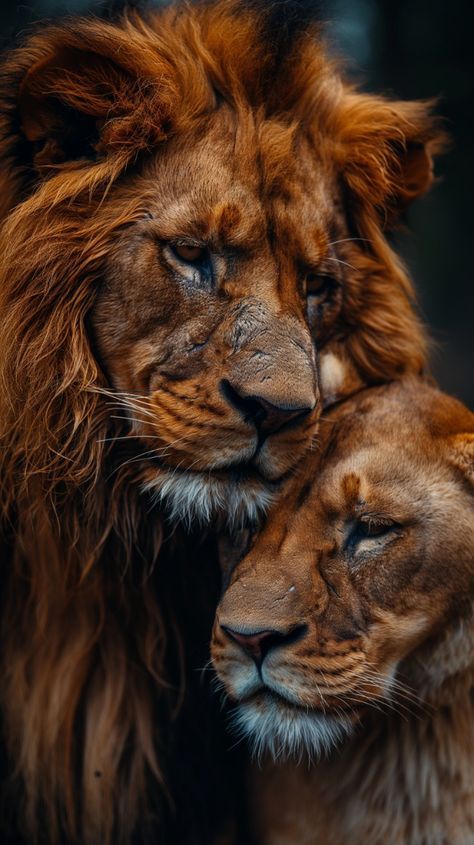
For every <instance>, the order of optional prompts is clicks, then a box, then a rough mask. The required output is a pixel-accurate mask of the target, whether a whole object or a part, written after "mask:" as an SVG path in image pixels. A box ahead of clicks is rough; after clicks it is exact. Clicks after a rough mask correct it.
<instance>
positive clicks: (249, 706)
mask: <svg viewBox="0 0 474 845" xmlns="http://www.w3.org/2000/svg"><path fill="white" fill-rule="evenodd" d="M234 725H235V727H236V728H237V730H238V732H239V733H240V735H241V736H245V737H246V738H247V739H248V740H249V741H250V743H251V746H252V751H253V753H254V755H255V756H256V757H257V758H260V757H261V756H262V755H263V754H265V753H269V754H270V755H271V756H272V757H273V758H274V759H275V760H276V759H279V760H281V759H286V758H290V757H297V758H299V759H301V758H308V759H309V760H314V759H318V758H319V757H321V756H322V755H327V754H329V752H330V751H332V749H333V748H334V747H335V746H336V745H338V744H339V743H340V742H341V741H342V740H343V739H345V737H347V736H349V734H351V733H352V731H353V729H354V726H353V724H352V722H351V720H350V719H348V718H346V717H344V716H337V717H336V716H331V715H326V714H322V713H316V712H315V711H314V710H309V709H308V710H307V711H306V710H303V709H300V708H296V707H292V706H291V705H288V706H287V705H286V704H283V703H280V702H277V701H273V700H272V699H269V700H268V701H265V706H262V703H261V702H259V703H258V704H257V702H255V701H246V702H244V703H242V704H240V705H239V706H238V707H237V709H236V711H235V716H234Z"/></svg>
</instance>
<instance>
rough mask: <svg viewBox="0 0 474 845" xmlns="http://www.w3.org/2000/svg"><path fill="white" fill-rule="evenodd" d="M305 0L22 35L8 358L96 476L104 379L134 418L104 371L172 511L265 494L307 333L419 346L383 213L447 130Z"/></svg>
mask: <svg viewBox="0 0 474 845" xmlns="http://www.w3.org/2000/svg"><path fill="white" fill-rule="evenodd" d="M280 6H281V9H280ZM291 9H292V6H291V4H277V5H276V6H275V7H274V9H273V8H272V6H271V4H270V5H268V7H267V8H265V4H264V3H262V4H261V6H260V8H257V5H256V4H255V5H252V4H248V5H242V6H239V5H238V4H237V3H229V2H218V3H215V4H197V5H196V6H194V7H192V6H188V5H186V6H184V7H179V6H178V7H172V8H167V9H164V10H161V11H156V10H155V11H154V12H152V13H150V14H149V16H148V17H147V19H146V20H144V19H142V18H140V17H138V16H137V15H135V14H133V13H130V15H129V16H128V17H123V18H122V19H120V20H119V21H117V22H115V23H105V22H103V21H98V20H92V19H87V20H85V19H79V20H75V21H73V22H66V23H63V24H61V23H60V24H58V25H57V26H51V27H49V28H45V29H44V30H42V31H40V32H38V33H37V34H36V35H34V36H32V37H31V38H30V39H29V40H28V41H27V42H26V43H25V45H24V46H23V47H22V48H19V49H18V50H17V51H15V52H13V53H12V54H11V56H10V58H9V60H8V62H7V64H6V65H5V67H4V71H3V73H4V80H5V83H4V94H3V99H2V104H1V110H2V118H1V119H2V141H1V143H2V145H3V146H2V154H3V159H4V160H5V161H6V162H7V166H6V167H5V168H4V170H3V172H2V175H1V179H2V182H1V187H2V200H1V202H2V208H3V216H4V224H3V234H2V238H3V241H4V243H5V251H4V252H5V256H4V262H3V269H4V275H5V280H6V281H5V284H3V283H2V297H3V308H4V312H5V314H6V315H8V319H7V318H5V319H4V320H2V326H3V328H2V332H3V334H4V341H3V344H4V346H5V348H6V349H7V352H6V353H5V355H4V356H3V357H4V358H5V360H7V361H8V364H7V367H8V368H9V370H8V373H7V375H6V376H5V378H4V381H5V383H10V384H11V383H14V384H15V385H16V384H19V385H21V389H19V388H18V389H17V392H16V394H15V401H18V408H19V410H18V412H16V416H15V422H14V425H15V428H16V430H17V431H20V429H21V427H22V426H23V428H24V430H25V431H27V432H28V436H29V437H30V439H31V438H32V437H33V434H32V432H34V431H35V430H36V431H38V438H37V441H38V442H36V443H35V449H31V450H30V455H29V458H28V460H30V459H31V460H33V463H34V462H35V460H36V457H37V464H38V466H36V465H35V466H36V468H35V472H37V473H38V472H42V468H44V467H45V466H47V467H51V463H50V462H51V461H53V462H54V466H55V470H54V472H55V477H56V478H58V477H59V475H60V472H61V471H62V472H63V473H64V476H66V475H67V477H68V478H70V477H72V476H73V475H74V477H78V478H79V477H80V478H81V482H82V480H83V478H84V472H85V470H84V463H87V462H88V463H87V466H88V467H89V469H90V473H89V475H90V477H93V473H94V461H93V459H92V458H91V457H85V455H86V451H87V450H86V448H85V447H84V448H81V449H77V451H76V452H75V451H74V448H73V444H75V443H77V442H78V440H79V438H80V434H81V432H83V431H84V432H85V427H86V425H89V430H91V427H90V419H91V417H92V416H94V417H95V418H96V419H97V418H98V413H97V405H96V407H95V408H94V409H93V411H92V412H91V411H90V410H89V412H88V411H87V409H86V400H85V399H84V396H85V395H86V394H89V396H90V394H91V393H92V392H93V389H94V387H100V388H102V389H103V390H104V392H105V391H109V394H110V392H111V393H112V395H113V400H115V401H117V402H118V403H119V404H120V407H119V409H118V411H117V412H116V414H115V417H120V415H122V417H123V416H125V417H126V420H124V419H122V420H121V421H120V423H118V422H117V420H116V419H115V420H114V419H113V418H114V413H113V411H112V410H111V406H110V405H109V406H107V405H106V403H107V401H108V400H107V398H106V397H103V396H102V397H101V399H100V400H97V394H96V398H95V399H94V401H95V402H98V401H99V402H102V406H101V410H100V419H101V420H103V418H104V414H105V411H104V409H107V408H108V411H109V420H108V423H109V425H108V428H107V430H106V431H102V432H101V433H102V434H105V435H106V437H104V438H103V439H102V440H100V438H99V437H96V442H99V440H100V442H105V440H107V442H109V443H110V442H111V441H112V440H113V439H114V435H115V437H116V439H117V440H116V442H117V443H118V442H119V440H118V436H119V435H120V437H122V438H123V437H124V436H125V437H126V438H127V441H128V444H129V445H130V450H129V455H128V459H129V460H130V464H129V466H133V467H134V468H137V467H138V468H139V472H140V473H141V481H142V484H143V485H144V486H145V487H146V488H148V489H149V490H151V491H154V492H156V494H157V495H158V496H159V497H164V498H165V499H167V500H168V501H169V502H170V503H171V507H172V509H173V512H174V513H175V514H183V513H184V514H186V513H188V514H189V513H196V514H199V515H200V516H201V517H202V518H208V517H209V516H210V515H211V514H212V513H214V512H215V511H219V510H221V511H227V512H228V513H230V514H231V515H233V516H235V515H241V514H247V515H250V516H254V515H255V512H256V510H258V508H259V507H262V506H265V504H266V503H267V502H268V500H269V496H270V494H271V492H272V490H274V489H275V488H276V487H277V486H278V485H279V484H280V483H281V482H282V481H283V480H284V478H285V477H286V476H287V474H288V473H289V472H291V471H292V470H294V468H295V467H296V466H297V465H298V464H299V463H300V462H301V461H302V460H303V459H304V455H305V453H306V452H307V451H308V449H310V447H311V445H312V440H313V436H314V434H315V428H316V423H317V419H318V416H319V409H320V389H321V385H320V379H319V375H318V370H317V366H316V361H315V345H316V349H317V351H322V352H326V353H328V352H330V351H331V349H332V347H333V345H335V344H336V345H337V347H338V350H339V351H341V354H343V355H344V356H345V357H346V358H347V361H348V362H349V364H350V365H351V366H352V368H353V373H354V375H355V378H356V380H359V381H361V382H363V383H364V382H373V381H383V380H385V379H387V378H391V377H393V376H396V375H398V374H400V373H402V372H404V371H406V370H412V371H418V370H420V368H422V366H423V363H424V341H423V335H422V332H421V330H420V327H419V325H418V322H417V318H416V316H415V315H414V313H413V311H412V307H411V304H410V301H409V300H410V283H409V281H408V280H407V278H406V276H405V274H404V272H403V270H402V268H401V267H400V265H399V264H398V263H397V260H396V258H395V257H394V255H393V254H392V253H391V250H390V248H389V246H388V244H387V241H386V240H385V234H384V230H386V229H389V228H390V227H391V226H393V225H394V224H395V223H396V221H397V220H398V218H399V216H400V214H401V213H402V211H403V209H404V208H405V207H406V205H407V204H408V203H409V202H410V201H411V200H412V199H413V198H414V197H416V196H417V195H419V194H421V193H423V192H424V191H425V190H426V189H427V187H428V186H429V184H430V182H431V156H432V153H433V151H434V150H435V148H436V146H437V140H438V131H437V129H436V126H435V124H434V122H433V120H432V118H431V116H430V115H429V108H428V106H427V105H426V104H423V103H421V104H418V103H399V102H391V101H389V100H385V99H383V98H380V97H370V96H367V95H365V94H360V93H358V92H357V91H355V90H354V89H353V88H352V87H351V86H349V85H348V84H346V83H345V82H344V81H343V80H342V78H341V76H340V74H339V72H338V71H337V69H336V68H335V66H334V63H333V62H332V61H331V60H329V59H328V58H326V55H325V51H324V49H323V46H322V43H321V36H320V34H319V33H318V31H317V30H316V29H315V28H314V27H313V25H312V24H311V23H308V22H305V21H303V20H302V19H301V17H300V15H299V5H298V4H295V7H294V11H295V13H293V12H292V11H291ZM279 10H280V11H279ZM280 13H281V14H282V15H283V16H285V15H286V16H287V19H285V20H283V19H281V20H280V19H279V18H278V15H279V14H280ZM288 16H289V17H288ZM282 33H284V35H282ZM2 313H3V312H2ZM32 350H35V352H34V354H33V352H32ZM36 360H37V362H38V363H35V361H36ZM326 360H328V359H326ZM329 360H331V359H329ZM326 370H328V368H327V367H326ZM326 370H324V371H326ZM45 371H47V372H48V373H50V374H51V384H50V385H49V392H47V390H46V385H45V379H44V372H45ZM329 372H330V375H331V378H330V379H329V381H330V385H331V386H330V390H331V392H334V393H335V395H336V394H338V392H340V390H341V388H342V387H343V385H342V384H341V383H340V379H338V378H337V373H336V378H334V372H333V371H332V369H331V367H329ZM52 387H53V388H54V389H52ZM109 400H110V396H109ZM91 401H92V400H90V402H91ZM66 408H69V409H70V410H69V412H67V411H66V410H65V409H66ZM89 408H90V406H89ZM58 420H60V423H58ZM39 421H41V423H40V422H39ZM41 427H42V430H40V429H41ZM71 431H74V438H72V435H71ZM51 433H53V437H54V440H55V442H54V448H53V449H52V450H51V454H49V455H47V456H46V457H45V454H44V449H43V452H42V448H41V442H43V443H45V442H46V443H50V441H51ZM120 443H121V445H122V446H123V440H121V441H120ZM35 450H36V451H35ZM89 451H90V450H89ZM88 454H89V452H88ZM32 455H33V457H31V456H32ZM61 461H62V464H61ZM78 462H79V463H80V462H82V464H81V466H80V467H79V466H77V467H76V463H78ZM60 464H61V467H62V469H60ZM76 469H77V472H76ZM88 471H89V470H88Z"/></svg>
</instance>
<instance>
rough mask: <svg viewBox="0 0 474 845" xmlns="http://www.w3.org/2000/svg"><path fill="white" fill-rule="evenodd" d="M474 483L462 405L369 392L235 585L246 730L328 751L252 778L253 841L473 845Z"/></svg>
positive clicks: (231, 668) (218, 645) (285, 751)
mask: <svg viewBox="0 0 474 845" xmlns="http://www.w3.org/2000/svg"><path fill="white" fill-rule="evenodd" d="M473 478H474V415H473V414H471V413H470V412H468V411H467V410H466V409H465V408H463V406H461V405H460V404H459V403H458V402H457V401H455V400H454V399H450V398H449V397H447V396H445V395H443V394H441V393H440V392H439V391H437V390H435V389H434V388H432V387H429V386H427V385H426V384H424V383H422V382H419V381H417V380H410V381H407V382H405V383H401V384H393V385H391V386H386V387H383V388H377V389H373V390H368V391H363V392H362V393H361V394H359V396H358V397H355V398H354V399H353V400H351V401H349V402H347V403H345V405H343V406H342V407H340V408H338V409H337V410H335V411H333V412H332V413H331V414H329V416H328V417H327V418H326V420H325V421H324V422H323V425H322V435H321V448H320V452H319V454H318V455H315V456H314V459H313V461H312V465H308V466H307V469H306V473H305V475H304V476H303V477H300V478H299V479H298V480H297V481H295V482H293V484H292V487H291V489H290V490H289V491H288V494H287V496H286V498H285V500H284V504H283V506H280V507H279V508H278V509H275V510H274V512H273V513H272V514H271V515H270V518H269V521H268V524H267V526H266V528H265V530H264V531H263V532H262V534H261V535H260V536H259V537H257V539H256V540H254V543H253V547H252V548H251V549H250V551H249V552H248V554H247V555H246V556H245V557H244V559H243V560H242V562H241V563H240V564H239V565H237V567H236V568H235V569H234V571H233V572H232V574H231V575H230V584H229V586H228V588H227V590H226V592H225V593H224V596H223V598H222V600H221V603H220V606H219V609H218V613H217V618H216V624H215V629H214V639H213V644H212V648H213V660H214V665H215V668H216V670H217V673H218V676H219V678H220V680H221V681H222V684H223V685H224V688H225V690H226V692H227V693H228V695H229V696H230V697H231V699H232V700H233V701H235V702H236V703H237V708H236V713H235V720H236V722H237V725H238V727H239V728H240V730H241V732H243V733H244V734H247V735H248V736H249V737H250V738H251V740H252V743H253V746H254V749H255V750H256V751H257V752H265V751H269V752H271V755H273V757H274V758H276V759H278V758H280V757H282V756H286V757H291V756H292V754H293V753H294V752H296V753H297V755H304V756H306V755H307V756H309V758H310V759H313V761H314V760H317V759H318V758H319V757H320V755H321V752H326V754H323V755H322V759H320V760H319V762H318V763H317V764H315V767H314V768H313V769H312V770H308V768H307V766H306V767H304V766H303V767H299V768H298V766H297V765H295V764H294V763H290V764H287V766H286V767H285V768H283V769H280V770H277V769H275V768H274V767H273V766H272V765H271V764H268V766H267V770H266V771H265V772H264V774H263V775H262V774H260V775H259V788H258V789H257V790H255V792H254V795H255V798H256V799H257V800H256V802H255V803H256V806H257V808H258V812H257V818H259V819H260V822H259V824H260V827H261V830H260V839H259V841H262V842H269V843H272V845H273V844H274V843H275V845H276V843H286V844H287V843H294V845H296V843H298V845H302V843H312V845H327V843H329V842H330V843H331V845H342V843H346V842H348V841H351V842H352V843H356V844H357V843H360V844H361V845H382V843H385V845H388V843H390V845H420V843H427V845H428V843H429V845H438V843H439V845H442V843H449V845H458V844H459V845H461V843H467V842H473V841H474V803H473V802H474V788H473V783H474V778H473V774H474V771H473V765H472V759H473V752H474V729H473V718H472V717H473V708H472V691H473V689H474V668H473V667H474V660H473V648H472V646H473V644H474V634H473V632H474V627H473V621H472V600H473V596H474V547H473V536H474V510H473V503H474V502H473V493H474V491H473V487H472V482H473ZM341 740H343V744H342V746H340V747H339V748H335V746H336V745H338V744H340V742H341Z"/></svg>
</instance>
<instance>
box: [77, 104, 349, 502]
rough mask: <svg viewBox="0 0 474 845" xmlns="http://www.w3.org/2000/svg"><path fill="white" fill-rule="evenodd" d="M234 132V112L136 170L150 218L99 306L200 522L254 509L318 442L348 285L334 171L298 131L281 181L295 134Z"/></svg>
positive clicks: (157, 452)
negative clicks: (322, 354)
mask: <svg viewBox="0 0 474 845" xmlns="http://www.w3.org/2000/svg"><path fill="white" fill-rule="evenodd" d="M237 131H240V132H242V131H243V129H242V125H240V126H239V127H236V126H235V125H234V123H233V121H232V119H231V116H230V114H229V113H227V112H226V111H224V113H223V114H221V115H219V117H218V118H216V120H215V121H214V124H213V126H212V127H211V129H210V130H209V131H208V132H207V133H206V134H205V136H204V137H203V138H198V139H192V142H191V143H190V142H189V139H188V143H187V144H184V143H183V144H180V143H176V142H175V143H173V144H171V145H170V146H169V149H167V150H164V151H161V152H160V155H158V156H156V158H155V159H154V160H153V161H152V162H148V163H147V165H146V167H145V168H144V169H143V172H142V173H141V176H140V179H139V180H137V178H136V176H134V179H133V190H134V191H135V192H136V191H137V188H138V190H139V191H140V192H141V194H140V196H141V202H142V206H143V216H142V219H140V220H138V221H137V222H135V223H133V224H130V225H128V226H126V227H125V228H124V229H123V231H122V232H121V233H120V236H119V238H118V240H117V241H116V242H115V243H114V245H113V248H111V250H110V254H109V257H108V260H107V266H106V273H105V280H104V283H103V285H102V286H101V287H100V291H99V296H98V300H97V302H96V305H95V307H94V310H93V315H92V317H93V327H94V334H95V340H96V347H97V349H98V353H99V359H100V360H101V362H102V363H103V366H104V369H105V372H106V373H107V375H108V377H109V379H110V381H111V382H112V384H113V387H114V389H115V390H116V391H117V392H118V393H119V395H120V396H121V397H123V404H124V407H125V408H126V410H127V413H128V414H129V417H130V420H131V424H132V426H133V431H134V433H135V434H136V435H138V438H139V439H140V440H141V441H142V447H141V448H142V451H145V452H146V453H147V455H148V456H149V457H150V458H151V459H150V460H149V461H148V469H147V471H146V484H147V487H148V488H150V489H152V490H156V491H158V492H160V493H162V494H165V495H166V496H167V497H168V498H169V499H171V504H172V506H173V505H174V507H175V510H176V511H178V512H179V511H180V510H181V511H186V510H191V511H196V512H199V513H200V514H201V515H205V514H206V513H207V512H210V511H211V510H212V508H213V507H216V508H218V507H219V505H220V506H221V507H222V506H224V505H227V506H228V507H229V505H230V508H231V510H234V511H235V510H236V509H239V508H240V507H241V504H242V503H243V506H244V507H245V508H246V509H247V512H250V513H251V514H252V510H253V508H254V507H255V506H258V505H259V504H264V503H265V502H266V501H267V498H268V493H269V492H270V491H271V490H272V489H273V488H274V487H275V486H276V485H278V484H279V483H280V482H281V481H282V479H283V478H284V477H285V476H286V475H287V474H288V472H289V471H290V470H292V469H293V468H294V467H295V466H296V465H297V464H298V463H299V462H300V461H301V459H302V456H303V455H304V454H305V453H306V451H307V450H308V448H309V447H310V446H311V443H312V438H313V435H314V433H315V426H316V423H317V419H318V416H319V385H318V375H317V369H316V362H315V352H314V348H313V342H312V337H311V333H310V330H311V329H312V330H314V329H315V327H316V321H317V320H319V321H320V323H321V327H320V328H321V331H322V323H323V322H324V323H325V326H326V329H327V330H331V327H334V325H335V324H336V323H337V320H338V316H339V312H340V301H341V292H342V274H341V273H340V272H339V271H340V267H341V266H342V265H341V264H340V263H339V260H338V259H337V258H336V251H335V250H336V247H334V246H332V245H331V241H332V240H339V239H342V238H343V237H344V229H343V224H342V221H341V219H340V217H341V215H340V214H338V212H337V204H336V203H335V200H334V197H335V188H334V186H333V185H332V184H331V180H330V174H328V173H327V172H326V170H325V169H324V167H323V165H322V163H321V162H318V161H317V159H316V156H315V154H314V152H311V149H310V148H309V145H308V144H305V143H304V141H303V140H300V141H299V143H298V145H297V148H296V152H297V155H296V156H295V155H294V147H293V155H290V150H288V155H287V157H286V159H285V161H284V162H280V167H281V171H282V175H281V177H280V178H279V179H278V180H277V179H275V178H273V179H270V176H269V175H268V169H269V168H270V167H271V151H272V150H271V144H272V143H276V142H278V140H280V141H281V134H282V132H283V127H280V126H278V124H276V125H274V126H273V127H272V126H271V124H268V123H267V124H266V125H265V126H263V127H262V126H258V125H255V124H254V125H253V126H248V127H246V137H245V139H244V140H241V141H238V140H237V141H236V138H235V133H236V132H237ZM283 172H284V176H283ZM125 190H126V189H125ZM239 499H240V501H239Z"/></svg>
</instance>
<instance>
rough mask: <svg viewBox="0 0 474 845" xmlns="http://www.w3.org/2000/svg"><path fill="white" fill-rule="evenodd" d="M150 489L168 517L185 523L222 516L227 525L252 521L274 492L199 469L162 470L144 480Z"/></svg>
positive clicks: (231, 526) (231, 525)
mask: <svg viewBox="0 0 474 845" xmlns="http://www.w3.org/2000/svg"><path fill="white" fill-rule="evenodd" d="M143 490H144V491H147V492H151V493H152V495H153V496H154V498H155V499H156V500H157V501H159V502H160V503H161V504H162V505H163V507H164V508H165V510H166V512H167V513H168V515H169V517H170V519H172V520H173V521H175V520H181V521H182V522H184V523H185V524H186V525H188V526H191V525H192V524H194V523H198V524H200V525H206V524H208V523H210V522H211V521H213V520H215V519H222V518H224V520H225V522H226V524H227V526H228V527H229V528H233V529H235V528H239V526H242V525H245V524H248V523H249V522H255V521H256V520H257V518H258V517H259V516H260V515H261V514H262V513H265V511H266V510H267V508H268V506H269V505H270V504H271V502H272V501H273V494H272V493H271V491H269V490H267V489H266V488H265V487H264V486H263V485H259V484H257V483H256V482H248V483H245V481H243V482H241V481H225V480H223V479H220V478H214V477H213V476H212V475H210V474H206V473H199V472H179V474H178V473H176V474H175V473H173V472H163V473H161V472H160V473H157V475H156V478H153V479H152V480H151V481H147V482H146V484H145V485H144V486H143Z"/></svg>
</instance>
